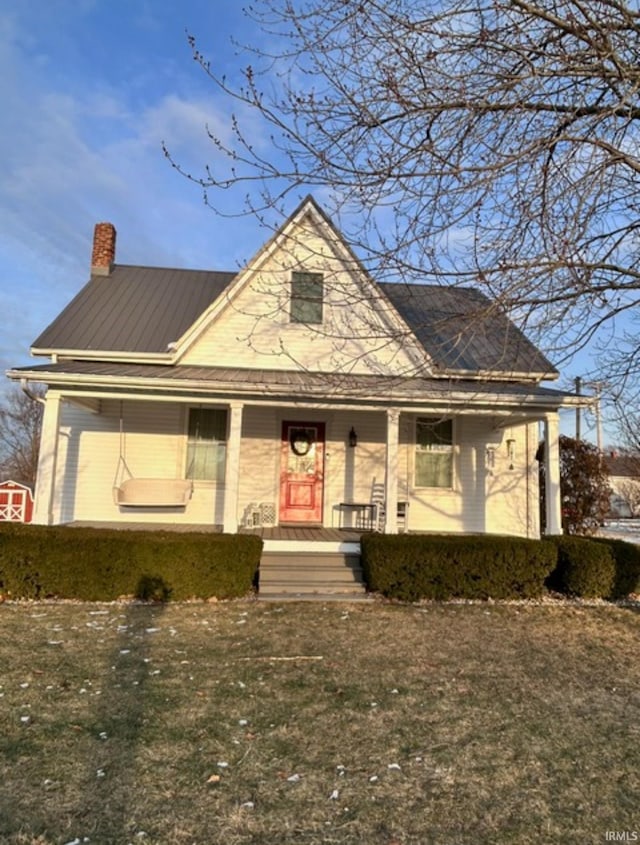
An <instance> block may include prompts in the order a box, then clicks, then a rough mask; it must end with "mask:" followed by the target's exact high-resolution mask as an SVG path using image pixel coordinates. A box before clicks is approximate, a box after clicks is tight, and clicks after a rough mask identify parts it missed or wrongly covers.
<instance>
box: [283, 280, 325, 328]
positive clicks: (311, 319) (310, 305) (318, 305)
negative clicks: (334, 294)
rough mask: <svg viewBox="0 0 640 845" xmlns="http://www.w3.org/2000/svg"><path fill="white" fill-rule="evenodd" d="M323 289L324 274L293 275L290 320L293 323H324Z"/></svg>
mask: <svg viewBox="0 0 640 845" xmlns="http://www.w3.org/2000/svg"><path fill="white" fill-rule="evenodd" d="M323 288H324V285H323V280H322V273H300V272H294V273H292V274H291V309H290V312H289V318H290V320H291V322H292V323H321V322H322V300H323V295H324V290H323Z"/></svg>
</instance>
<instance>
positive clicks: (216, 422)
mask: <svg viewBox="0 0 640 845" xmlns="http://www.w3.org/2000/svg"><path fill="white" fill-rule="evenodd" d="M226 456H227V412H226V411H225V410H220V409H218V408H189V428H188V435H187V471H186V477H187V478H193V479H195V480H200V481H218V482H223V481H224V470H225V460H226Z"/></svg>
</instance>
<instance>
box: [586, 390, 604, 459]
mask: <svg viewBox="0 0 640 845" xmlns="http://www.w3.org/2000/svg"><path fill="white" fill-rule="evenodd" d="M586 386H587V387H592V388H593V390H594V391H595V396H594V397H593V413H594V416H595V418H596V440H597V444H596V445H597V446H598V451H599V452H600V454H601V455H602V414H601V412H600V397H601V396H602V389H603V388H604V387H607V383H606V381H588V382H586Z"/></svg>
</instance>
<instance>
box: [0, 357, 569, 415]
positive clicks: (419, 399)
mask: <svg viewBox="0 0 640 845" xmlns="http://www.w3.org/2000/svg"><path fill="white" fill-rule="evenodd" d="M7 375H8V376H9V378H12V379H16V380H19V379H26V380H28V381H40V382H44V383H46V384H49V385H50V386H52V387H56V388H58V389H60V390H63V391H68V390H76V391H77V390H79V391H83V392H92V393H94V394H95V395H98V394H100V393H105V394H106V393H111V392H114V391H115V392H120V393H121V392H125V391H126V392H131V391H136V392H140V393H144V392H146V393H150V394H151V393H153V394H160V393H161V394H163V395H168V396H171V395H174V396H180V395H184V394H190V395H194V394H195V395H198V396H203V397H205V396H206V397H210V398H220V399H222V400H226V401H228V400H229V399H231V398H235V399H239V400H241V401H242V400H245V401H254V402H260V401H262V402H265V401H266V402H270V403H273V402H278V401H280V402H288V403H291V402H294V403H299V402H301V401H302V402H307V403H309V402H315V403H317V402H325V403H328V404H330V405H331V406H336V405H347V406H350V405H358V406H363V405H369V406H374V407H391V406H393V407H402V406H406V407H415V406H418V407H419V406H423V405H425V404H430V403H435V404H438V405H461V406H469V405H471V406H473V407H475V408H477V409H478V410H481V409H483V408H486V409H492V408H495V406H510V407H513V406H514V405H515V406H517V407H520V408H522V407H530V406H533V407H537V408H540V409H541V410H554V409H557V408H558V407H560V406H562V405H572V404H574V402H575V400H577V399H578V397H575V396H573V395H572V394H568V393H564V392H563V391H560V390H554V389H552V388H547V387H541V386H540V385H538V384H536V383H534V382H510V381H506V380H505V381H500V380H491V379H489V378H487V379H485V380H483V379H456V378H428V377H421V376H418V375H414V376H410V377H406V378H403V377H400V376H397V377H396V376H383V375H375V374H365V375H360V374H351V373H313V372H300V371H290V370H250V369H241V368H231V367H200V366H166V365H161V364H126V363H101V362H95V361H61V362H58V363H51V364H42V365H38V366H36V367H24V368H17V369H14V370H10V371H9V372H8V373H7Z"/></svg>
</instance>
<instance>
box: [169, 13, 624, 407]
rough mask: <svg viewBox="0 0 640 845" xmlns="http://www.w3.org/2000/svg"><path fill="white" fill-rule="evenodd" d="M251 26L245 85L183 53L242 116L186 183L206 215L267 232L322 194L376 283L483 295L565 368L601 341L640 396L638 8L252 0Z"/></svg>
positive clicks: (610, 376) (613, 371)
mask: <svg viewBox="0 0 640 845" xmlns="http://www.w3.org/2000/svg"><path fill="white" fill-rule="evenodd" d="M248 14H249V15H250V16H251V17H252V18H253V19H255V20H256V21H257V22H258V23H259V25H260V26H261V27H262V29H263V31H264V33H265V36H267V37H266V38H265V44H267V45H268V46H259V45H256V46H254V48H253V49H252V50H251V53H252V56H251V58H252V64H251V65H247V67H246V68H245V71H244V77H243V80H244V81H243V83H242V84H241V85H239V86H238V87H234V85H233V84H232V83H231V82H230V81H229V80H227V79H226V78H225V77H223V76H221V75H219V74H218V73H217V72H216V69H215V65H214V64H213V63H210V62H209V61H208V60H207V59H206V58H205V55H204V53H202V52H201V51H200V48H199V47H198V45H197V43H196V40H195V38H193V37H191V38H190V42H191V46H192V49H193V55H194V58H195V59H196V60H197V61H198V62H199V64H200V65H201V67H202V69H203V70H204V72H205V73H206V74H207V75H208V76H209V78H210V79H211V80H212V82H213V83H214V84H215V85H216V86H217V87H218V89H219V91H220V92H222V93H223V94H224V95H226V96H227V98H228V102H229V107H230V109H231V108H236V109H237V113H236V114H235V115H234V116H233V117H232V118H231V132H232V141H230V142H226V141H224V140H223V139H221V138H220V137H217V136H215V135H214V134H211V135H210V137H211V140H212V142H213V144H214V147H215V150H216V158H215V165H212V166H211V167H210V168H209V169H207V170H206V172H205V173H203V174H200V175H197V176H193V175H190V174H186V175H189V178H191V179H193V180H194V181H195V182H197V183H198V184H199V185H200V187H201V188H202V189H203V191H204V194H205V200H206V201H207V202H208V203H209V204H210V205H211V206H212V207H213V208H215V209H216V210H218V211H220V212H221V211H222V206H223V202H222V200H221V199H219V198H218V193H219V192H224V194H225V202H224V204H225V205H226V204H227V203H228V202H229V199H232V200H233V199H235V200H236V206H235V210H236V212H237V213H239V214H240V213H251V214H258V215H260V216H261V219H263V220H269V221H274V219H275V214H274V212H278V213H279V214H283V213H284V211H285V210H286V209H285V206H286V205H287V199H288V197H289V195H291V194H302V193H305V194H306V193H307V192H308V191H309V190H319V191H321V192H322V198H323V202H326V203H327V204H328V206H329V210H330V212H331V213H332V214H334V215H336V216H339V218H338V219H339V220H340V226H341V228H342V229H343V230H344V231H345V234H346V235H347V237H348V238H349V242H350V244H351V246H352V248H353V249H354V251H355V252H356V253H357V255H358V256H359V258H360V259H361V260H362V262H363V264H364V266H365V267H366V268H367V270H368V271H369V272H370V273H371V274H372V276H373V277H374V278H376V279H378V280H380V281H404V282H411V283H425V282H428V283H434V282H436V283H439V282H441V283H446V284H463V285H469V284H471V285H474V286H477V287H480V288H482V289H484V290H485V291H486V292H487V293H488V294H489V295H490V296H491V297H492V298H493V299H494V300H496V301H497V302H498V303H499V304H500V305H501V307H503V308H504V309H506V310H507V311H508V312H509V313H510V314H512V315H513V316H515V317H516V318H519V319H520V321H521V323H522V324H523V325H524V326H526V328H527V331H529V332H531V333H534V334H535V335H536V339H540V338H544V341H543V342H544V345H545V347H546V351H547V352H548V353H549V354H551V355H556V357H557V359H558V360H557V362H558V363H561V362H562V360H564V359H566V358H567V357H569V356H570V355H571V354H572V353H575V352H576V351H577V350H578V349H580V348H583V347H584V346H585V345H588V344H592V343H593V340H594V337H596V336H599V335H601V333H602V330H603V328H606V327H608V334H605V335H604V336H603V337H604V340H603V342H602V345H603V352H604V351H605V349H604V348H606V355H605V356H603V358H602V361H601V366H602V373H603V375H604V376H605V377H606V378H607V380H608V381H609V382H611V383H614V382H615V383H616V385H617V386H616V390H617V391H618V392H620V391H622V390H624V389H628V388H630V387H632V386H633V387H634V388H636V389H638V388H639V387H640V384H639V382H640V379H639V378H638V376H639V375H640V373H639V366H638V364H636V363H635V360H637V359H634V356H635V355H636V352H637V350H636V346H637V320H638V313H639V309H638V305H639V303H640V273H638V270H637V267H638V266H639V265H640V248H639V243H640V241H639V238H638V225H639V224H638V220H639V219H640V214H639V212H640V199H639V198H640V156H639V155H638V150H639V149H640V105H638V104H639V102H640V97H639V93H640V12H639V11H638V10H637V8H636V7H635V4H631V3H629V2H627V0H590V2H588V3H585V2H582V0H452V2H448V3H444V4H443V3H439V2H435V1H434V2H428V1H427V2H424V3H412V2H409V0H385V2H382V0H323V2H320V0H306V2H304V1H303V0H256V2H255V3H254V4H253V5H252V6H251V7H250V9H249V11H248ZM165 152H166V154H167V156H168V157H169V158H170V159H171V155H170V152H169V151H165ZM172 163H173V164H174V166H176V167H178V169H180V168H179V165H178V164H177V163H176V162H172ZM289 210H290V205H289ZM272 224H273V223H272ZM273 225H275V224H273Z"/></svg>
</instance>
